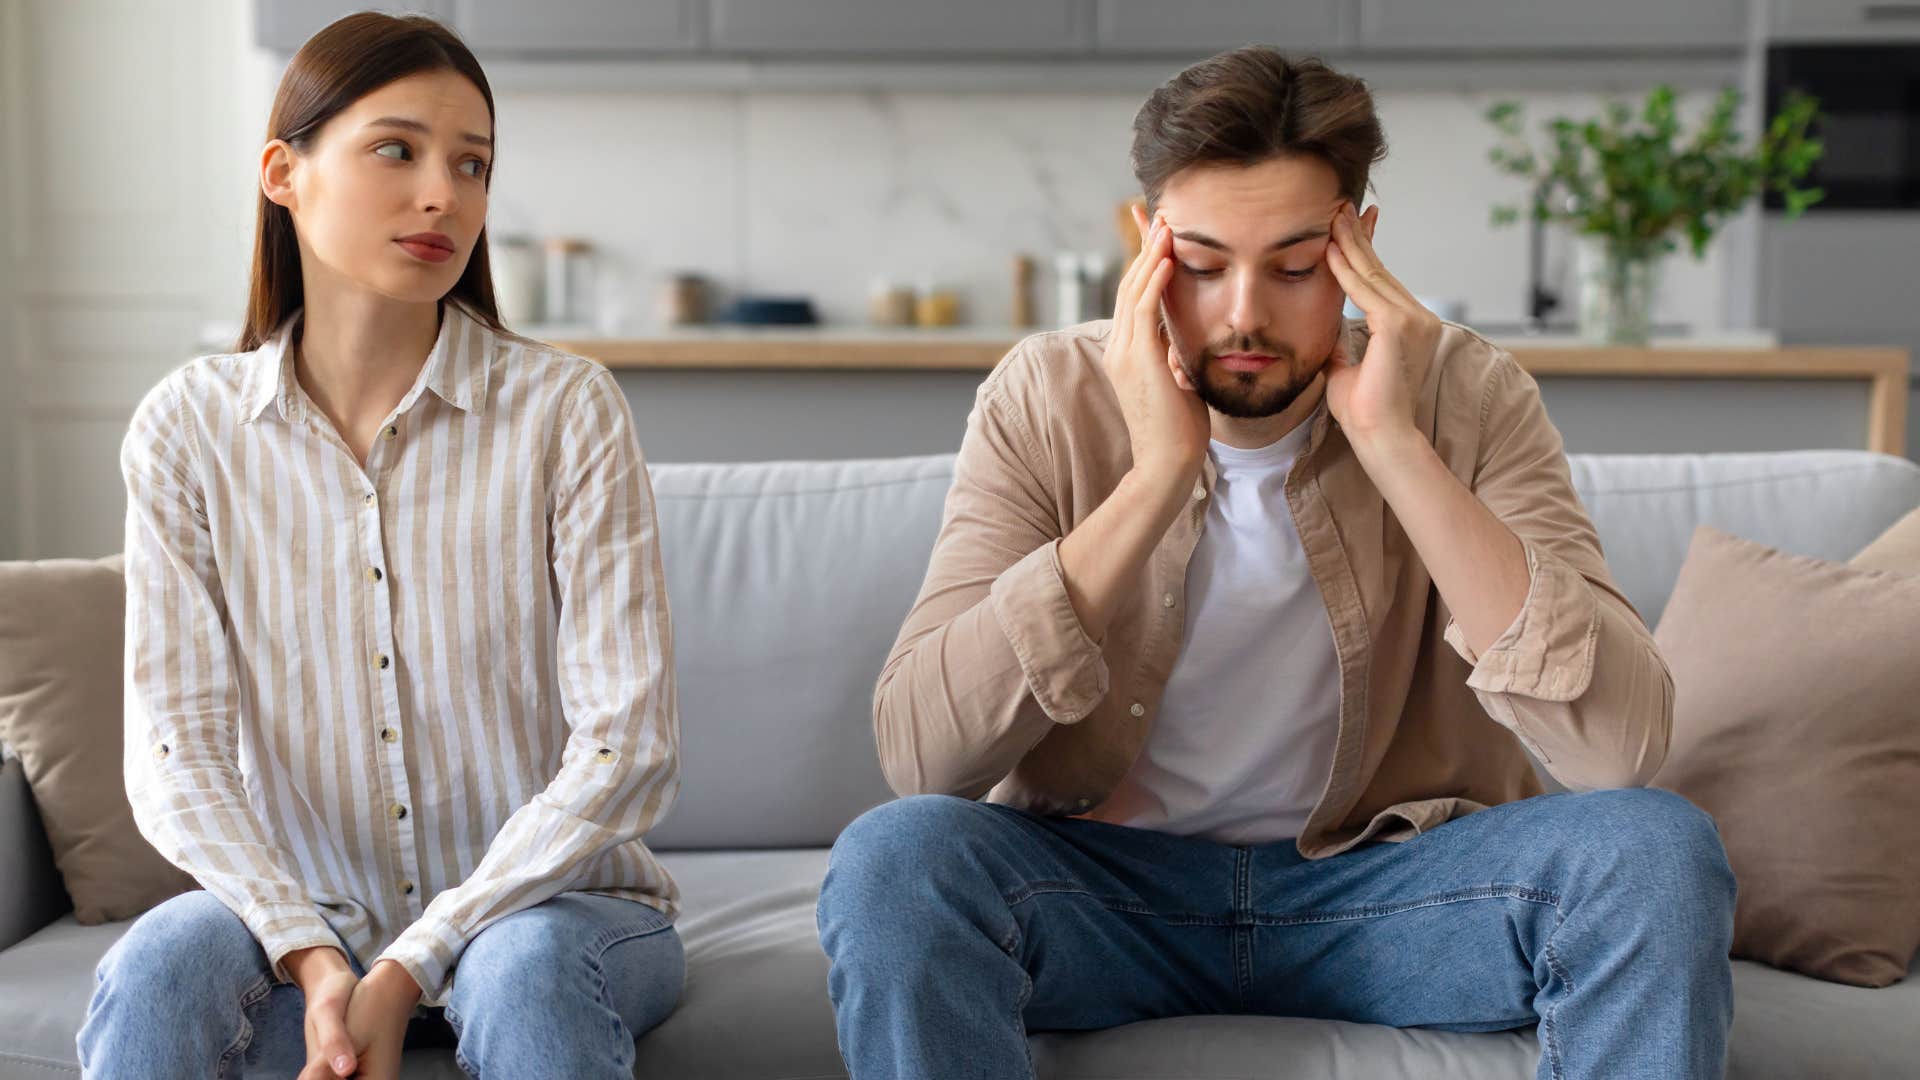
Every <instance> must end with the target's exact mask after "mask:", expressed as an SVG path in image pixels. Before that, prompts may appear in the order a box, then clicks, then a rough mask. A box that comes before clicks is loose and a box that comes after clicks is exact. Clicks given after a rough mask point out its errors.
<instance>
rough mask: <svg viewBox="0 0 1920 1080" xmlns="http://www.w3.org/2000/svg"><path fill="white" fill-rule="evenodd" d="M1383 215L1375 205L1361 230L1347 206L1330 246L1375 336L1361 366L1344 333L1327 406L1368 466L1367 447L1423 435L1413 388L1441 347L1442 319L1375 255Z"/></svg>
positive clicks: (1332, 261) (1336, 270)
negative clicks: (1377, 226)
mask: <svg viewBox="0 0 1920 1080" xmlns="http://www.w3.org/2000/svg"><path fill="white" fill-rule="evenodd" d="M1379 214H1380V208H1379V207H1377V206H1376V207H1371V208H1369V209H1368V210H1367V217H1366V219H1365V221H1364V224H1365V226H1366V227H1365V229H1364V230H1363V229H1362V223H1363V222H1362V219H1361V218H1359V217H1357V216H1356V215H1355V214H1354V212H1353V204H1352V203H1342V204H1341V205H1340V209H1339V210H1337V211H1335V212H1334V216H1333V242H1332V243H1330V244H1328V245H1327V265H1328V266H1329V267H1331V268H1332V269H1333V274H1334V277H1336V278H1338V279H1339V281H1340V287H1341V288H1342V289H1345V290H1346V293H1347V295H1348V296H1349V297H1351V298H1352V299H1353V302H1354V304H1355V305H1356V306H1358V307H1359V308H1360V310H1361V311H1363V312H1365V313H1366V316H1367V326H1368V328H1369V330H1370V331H1371V336H1370V338H1369V339H1368V342H1367V352H1366V356H1365V357H1363V358H1362V359H1361V361H1360V362H1359V363H1355V362H1354V361H1353V358H1352V357H1351V356H1348V355H1347V350H1346V339H1345V335H1342V336H1341V339H1340V342H1339V344H1338V346H1337V347H1336V351H1335V353H1334V362H1333V364H1331V365H1329V367H1328V373H1327V408H1328V409H1329V410H1331V411H1332V413H1333V418H1334V419H1335V420H1338V421H1339V422H1340V427H1341V430H1343V431H1344V432H1346V435H1347V439H1348V441H1349V442H1350V443H1351V444H1352V445H1353V447H1354V450H1355V452H1356V453H1359V454H1361V455H1362V462H1361V463H1362V465H1365V464H1366V461H1365V454H1366V453H1367V451H1368V450H1369V449H1371V448H1373V447H1375V446H1385V445H1389V444H1392V443H1394V442H1395V441H1404V440H1405V439H1406V438H1407V437H1408V436H1413V437H1416V438H1417V437H1418V432H1417V431H1416V430H1415V428H1414V425H1413V387H1414V386H1416V385H1418V384H1419V382H1420V380H1421V379H1423V378H1425V377H1426V372H1427V368H1428V367H1429V366H1430V365H1431V364H1432V363H1433V358H1434V354H1435V352H1436V351H1437V350H1438V349H1439V346H1440V318H1439V316H1437V315H1435V314H1434V313H1433V312H1431V311H1428V310H1427V309H1426V308H1425V307H1422V306H1421V304H1420V302H1419V301H1417V300H1415V299H1414V298H1413V294H1412V293H1410V292H1408V291H1407V289H1406V286H1404V285H1402V284H1400V282H1399V281H1398V280H1396V279H1395V278H1394V276H1393V275H1392V274H1390V273H1388V272H1387V268H1386V267H1384V266H1382V265H1380V257H1379V256H1378V255H1376V254H1374V250H1373V242H1372V240H1371V239H1370V238H1369V235H1368V234H1370V233H1371V232H1372V231H1373V224H1374V222H1376V221H1378V220H1379Z"/></svg>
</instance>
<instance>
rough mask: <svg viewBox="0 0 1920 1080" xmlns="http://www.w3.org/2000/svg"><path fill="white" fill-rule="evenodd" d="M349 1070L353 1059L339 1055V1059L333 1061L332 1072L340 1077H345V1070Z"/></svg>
mask: <svg viewBox="0 0 1920 1080" xmlns="http://www.w3.org/2000/svg"><path fill="white" fill-rule="evenodd" d="M351 1068H353V1059H352V1058H350V1057H348V1056H347V1055H345V1054H341V1055H340V1056H339V1057H337V1058H334V1059H333V1071H334V1072H337V1073H339V1074H340V1075H341V1076H345V1075H347V1070H348V1069H351Z"/></svg>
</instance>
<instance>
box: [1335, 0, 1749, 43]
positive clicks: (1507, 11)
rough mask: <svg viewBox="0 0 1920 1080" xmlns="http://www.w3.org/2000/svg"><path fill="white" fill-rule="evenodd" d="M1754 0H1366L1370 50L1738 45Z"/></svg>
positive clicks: (1364, 37)
mask: <svg viewBox="0 0 1920 1080" xmlns="http://www.w3.org/2000/svg"><path fill="white" fill-rule="evenodd" d="M1746 29H1747V0H1686V2H1684V3H1675V2H1674V0H1607V2H1605V3H1594V2H1592V0H1530V2H1528V3H1523V4H1516V3H1513V2H1512V0H1447V2H1445V3H1436V2H1434V0H1360V31H1359V37H1360V40H1359V45H1360V48H1361V49H1362V50H1367V51H1371V50H1382V51H1404V50H1420V51H1427V52H1431V51H1442V50H1445V51H1452V50H1515V49H1540V50H1554V51H1561V50H1567V51H1571V50H1599V49H1622V48H1636V49H1638V48H1648V49H1657V48H1706V47H1721V48H1732V47H1737V46H1739V45H1741V44H1743V43H1744V42H1745V40H1746Z"/></svg>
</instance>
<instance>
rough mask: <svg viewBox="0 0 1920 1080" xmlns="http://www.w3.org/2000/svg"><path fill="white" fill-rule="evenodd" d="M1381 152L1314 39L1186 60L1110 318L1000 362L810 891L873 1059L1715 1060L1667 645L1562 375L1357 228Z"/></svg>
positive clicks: (1001, 1074)
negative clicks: (1053, 1034)
mask: <svg viewBox="0 0 1920 1080" xmlns="http://www.w3.org/2000/svg"><path fill="white" fill-rule="evenodd" d="M1383 154H1384V146H1383V138H1382V135H1381V131H1380V126H1379V122H1378V120H1377V118H1376V116H1375V113H1374V109H1373V105H1372V101H1371V99H1370V97H1369V94H1368V92H1367V90H1366V88H1365V86H1364V84H1362V83H1360V82H1359V81H1358V80H1355V79H1352V78H1350V77H1347V76H1344V75H1341V74H1339V73H1337V72H1334V71H1332V70H1329V69H1328V68H1326V67H1325V66H1324V65H1322V64H1320V63H1318V62H1316V61H1311V60H1309V61H1299V62H1294V61H1289V60H1288V59H1287V58H1285V57H1283V56H1282V55H1280V54H1278V53H1276V52H1274V51H1272V50H1270V49H1264V48H1251V49H1242V50H1238V51H1235V52H1230V53H1226V54H1223V55H1221V56H1217V57H1214V58H1213V59H1211V60H1208V61H1205V62H1203V63H1201V64H1199V65H1197V66H1195V67H1193V68H1191V69H1189V70H1187V71H1185V72H1183V73H1182V74H1180V75H1179V76H1177V77H1176V78H1174V79H1173V80H1172V81H1171V82H1169V83H1168V84H1167V85H1166V86H1164V87H1162V88H1161V89H1160V90H1158V91H1156V92H1155V93H1154V94H1153V96H1152V97H1151V98H1149V99H1148V101H1147V103H1146V105H1145V106H1144V107H1143V108H1142V109H1141V111H1140V114H1139V116H1138V118H1137V119H1136V120H1135V123H1134V143H1133V165H1134V170H1135V174H1136V176H1137V177H1138V179H1139V180H1140V183H1141V187H1142V188H1143V190H1144V192H1145V194H1146V202H1147V213H1146V214H1141V215H1137V224H1138V225H1139V227H1140V230H1141V234H1142V237H1143V250H1142V252H1141V254H1140V256H1139V258H1138V259H1136V260H1135V261H1134V263H1133V265H1132V267H1131V268H1130V269H1129V271H1128V273H1127V275H1126V277H1125V279H1124V280H1123V281H1122V282H1121V285H1120V288H1119V296H1118V300H1117V306H1116V312H1115V317H1114V319H1113V320H1112V321H1110V322H1108V321H1103V322H1096V323H1089V324H1086V325H1083V326H1077V327H1073V328H1071V329H1067V330H1063V331H1059V332H1056V333H1049V334H1041V335H1038V336H1035V337H1032V338H1029V339H1028V340H1026V341H1025V342H1023V343H1022V344H1021V345H1020V346H1018V347H1017V348H1016V349H1015V350H1014V351H1013V353H1012V354H1011V355H1010V356H1009V357H1008V358H1007V359H1006V361H1005V362H1004V363H1002V364H1001V365H1000V366H999V367H998V368H997V369H996V370H995V371H994V372H993V373H992V375H990V376H989V377H988V378H987V380H986V382H985V383H984V384H983V385H982V387H981V389H980V392H979V397H978V401H977V404H976V406H975V408H974V411H973V413H972V415H971V417H970V418H969V421H968V428H967V434H966V438H965V441H964V442H963V443H962V445H961V449H960V454H959V459H958V462H957V464H956V466H955V474H954V484H953V489H952V492H951V493H950V495H949V496H948V501H947V507H946V515H945V521H944V525H943V527H942V529H941V532H940V536H939V539H938V541H937V543H936V544H935V547H934V553H933V560H932V565H931V566H930V567H929V569H928V572H927V579H926V583H925V585H924V587H923V588H922V590H921V593H920V597H919V599H918V601H917V602H916V603H915V605H914V608H913V610H912V612H911V613H910V614H909V615H908V617H907V621H906V625H905V626H904V627H903V628H902V630H901V632H900V638H899V641H898V643H897V644H896V645H895V647H894V650H893V655H892V656H891V657H890V658H889V660H888V662H887V665H886V668H885V671H884V672H883V673H882V675H881V677H880V683H879V687H878V690H877V692H876V695H875V701H874V727H875V731H876V734H877V737H878V740H879V749H880V757H881V762H882V765H883V766H884V768H885V771H886V774H887V776H888V778H889V780H890V782H891V783H892V785H893V786H894V788H895V789H897V790H898V791H900V792H901V793H902V794H903V795H910V796H914V797H910V798H905V799H901V800H899V801H896V802H893V803H890V804H888V805H886V806H883V807H880V808H878V809H876V810H874V811H872V812H870V813H868V814H867V815H865V816H863V817H862V818H861V819H860V820H858V821H856V822H855V823H854V824H853V825H852V826H850V827H849V828H848V829H847V831H846V832H845V833H844V834H843V835H842V836H841V838H840V841H839V843H838V844H837V845H836V846H835V849H834V853H833V860H832V864H831V869H830V870H829V873H828V875H827V880H826V884H825V886H824V888H823V891H822V894H821V899H820V909H819V919H820V929H821V940H822V943H823V944H824V946H825V948H826V951H827V953H828V955H829V957H830V958H831V960H832V975H831V989H832V994H833V1000H834V1005H835V1009H836V1011H837V1014H838V1025H839V1036H840V1047H841V1051H842V1053H843V1055H844V1056H845V1057H846V1059H847V1062H848V1065H849V1067H850V1069H851V1070H852V1073H853V1076H854V1077H855V1078H856V1080H868V1078H879V1077H898V1078H917V1077H940V1078H943V1080H953V1078H959V1077H994V1078H1005V1077H1015V1076H1031V1075H1032V1065H1031V1062H1030V1061H1029V1059H1028V1055H1027V1044H1026V1033H1027V1031H1028V1030H1040V1029H1054V1030H1073V1029H1091V1028H1103V1027H1108V1026H1112V1025H1117V1024H1124V1023H1128V1022H1131V1021H1136V1020H1145V1019H1150V1018H1154V1017H1165V1016H1175V1015H1184V1014H1195V1013H1260V1014H1272V1015H1287V1016H1306V1017H1325V1018H1334V1019H1342V1020H1350V1021H1358V1022H1366V1023H1377V1024H1390V1025H1395V1026H1401V1027H1432V1028H1440V1029H1446V1030H1456V1031H1487V1030H1497V1029H1505V1028H1515V1027H1522V1026H1525V1025H1529V1024H1535V1023H1537V1024H1538V1025H1539V1041H1540V1046H1541V1058H1540V1067H1539V1075H1540V1076H1542V1077H1556V1078H1558V1077H1581V1078H1584V1077H1601V1076H1607V1077H1619V1076H1633V1077H1656V1076H1673V1077H1702V1076H1716V1075H1719V1074H1720V1073H1721V1071H1722V1069H1723V1060H1724V1056H1725V1041H1726V1033H1727V1028H1728V1025H1729V1021H1730V1016H1731V1008H1732V1004H1731V995H1732V989H1731V973H1730V971H1729V967H1728V962H1727V949H1728V944H1729V941H1730V938H1731V934H1732V905H1733V878H1732V874H1731V872H1730V871H1729V869H1728V867H1727V863H1726V858H1725V855H1724V853H1723V851H1722V850H1721V847H1720V843H1719V839H1718V836H1717V834H1716V832H1715V830H1714V827H1713V825H1712V823H1711V821H1710V820H1709V819H1708V818H1707V817H1706V816H1705V815H1704V814H1702V813H1701V812H1699V811H1698V810H1696V809H1694V808H1693V807H1692V806H1690V805H1688V804H1687V803H1686V802H1684V801H1683V800H1681V799H1680V798H1678V797H1676V796H1673V795H1669V794H1666V793H1662V792H1654V791H1647V790H1641V789H1637V787H1636V786H1637V785H1641V784H1644V783H1646V782H1647V781H1648V780H1649V779H1650V778H1651V777H1652V776H1653V774H1654V772H1655V771H1656V770H1657V769H1658V768H1659V766H1660V764H1661V761H1662V759H1663V757H1664V756H1665V753H1666V748H1667V737H1668V728H1669V723H1670V718H1671V709H1672V698H1673V686H1672V680H1671V678H1670V676H1669V675H1668V672H1667V668H1666V665H1665V663H1664V662H1663V661H1662V660H1661V658H1660V655H1659V653H1658V652H1657V651H1656V649H1655V646H1654V644H1653V641H1652V638H1651V636H1650V635H1649V633H1648V632H1647V629H1646V627H1645V625H1644V624H1643V623H1642V621H1641V620H1640V618H1639V616H1638V614H1637V613H1636V612H1635V611H1634V610H1633V608H1632V607H1631V606H1630V605H1629V604H1628V603H1627V601H1626V600H1625V599H1624V598H1623V597H1622V596H1621V594H1620V592H1619V589H1618V588H1617V587H1616V586H1615V584H1614V583H1613V581H1612V578H1611V576H1610V575H1609V573H1608V571H1607V567H1606V563H1605V561H1604V559H1603V558H1602V555H1601V551H1600V545H1599V542H1598V540H1597V539H1596V537H1595V535H1594V531H1593V526H1592V524H1591V522H1590V521H1589V520H1588V518H1587V516H1586V514H1585V512H1584V511H1583V510H1582V508H1581V506H1580V503H1579V500H1578V498H1577V497H1576V495H1575V493H1574V491H1573V487H1572V484H1571V480H1570V478H1569V474H1568V469H1567V464H1566V459H1565V456H1564V454H1563V451H1562V443H1561V440H1560V436H1559V433H1558V432H1557V431H1556V430H1555V429H1554V427H1553V425H1552V423H1551V422H1549V420H1548V418H1547V415H1546V413H1545V411H1544V410H1543V408H1542V407H1541V403H1540V398H1539V395H1538V390H1537V387H1536V385H1535V383H1534V382H1533V380H1532V379H1531V378H1530V377H1529V376H1528V375H1527V374H1526V373H1525V372H1524V371H1523V370H1522V369H1521V368H1520V367H1518V366H1517V365H1516V363H1515V362H1514V360H1513V358H1512V357H1511V356H1509V355H1508V354H1507V353H1505V352H1503V351H1501V350H1500V349H1498V348H1496V347H1495V346H1493V345H1491V344H1489V343H1488V342H1487V341H1485V340H1484V339H1482V338H1480V337H1479V336H1477V335H1475V334H1474V333H1473V332H1471V331H1469V330H1467V329H1465V328H1462V327H1459V326H1454V325H1451V324H1446V323H1442V322H1441V321H1439V320H1438V319H1437V318H1435V317H1434V316H1433V315H1432V314H1431V313H1429V312H1428V311H1426V310H1425V309H1423V308H1422V307H1421V306H1420V305H1419V304H1417V303H1416V302H1415V301H1414V300H1413V298H1412V296H1411V295H1410V294H1409V293H1408V292H1407V290H1406V289H1405V288H1404V287H1403V286H1402V285H1401V284H1400V283H1399V282H1398V281H1396V280H1395V279H1394V277H1393V275H1392V274H1390V273H1389V272H1388V271H1387V270H1386V269H1385V268H1384V267H1383V266H1382V265H1381V263H1380V260H1379V258H1378V256H1377V255H1376V254H1375V253H1374V250H1373V247H1372V243H1371V240H1372V236H1373V233H1374V230H1375V228H1376V227H1377V225H1378V223H1379V217H1380V212H1379V208H1378V207H1377V206H1376V207H1372V208H1370V209H1368V210H1367V212H1366V213H1365V214H1363V215H1356V213H1355V210H1356V208H1357V207H1358V205H1359V203H1360V201H1361V198H1362V196H1363V194H1364V192H1365V190H1366V186H1367V174H1368V170H1369V168H1370V167H1371V165H1372V164H1373V163H1374V162H1375V161H1377V160H1379V158H1380V157H1381V156H1383ZM1346 297H1351V298H1352V299H1353V301H1354V302H1355V303H1356V304H1357V305H1358V306H1359V307H1360V308H1361V309H1362V310H1363V311H1364V312H1365V314H1366V319H1365V321H1364V323H1360V322H1355V323H1352V324H1349V323H1345V322H1343V321H1342V319H1341V307H1342V303H1343V300H1344V299H1345V298H1346ZM1528 751H1531V752H1532V754H1533V756H1534V757H1536V758H1537V759H1538V760H1539V761H1540V762H1541V763H1542V764H1543V765H1544V767H1545V768H1546V769H1547V770H1549V771H1550V772H1552V773H1553V774H1554V776H1556V777H1557V778H1558V779H1559V780H1560V781H1561V782H1562V783H1563V784H1565V785H1567V786H1568V787H1570V788H1573V789H1576V790H1585V792H1586V793H1582V794H1558V795H1549V796H1542V795H1541V794H1540V792H1541V790H1542V789H1541V786H1540V784H1539V781H1538V780H1537V779H1536V777H1535V774H1534V772H1533V771H1532V768H1531V766H1530V764H1529V762H1528V759H1527V752H1528ZM1587 789H1627V790H1587ZM983 796H984V797H985V800H986V801H984V802H981V801H974V800H978V799H981V798H982V797H983Z"/></svg>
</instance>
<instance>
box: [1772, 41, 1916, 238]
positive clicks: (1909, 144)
mask: <svg viewBox="0 0 1920 1080" xmlns="http://www.w3.org/2000/svg"><path fill="white" fill-rule="evenodd" d="M1766 82H1767V115H1768V116H1773V115H1774V114H1775V113H1776V112H1777V111H1778V110H1779V109H1780V106H1781V103H1782V102H1783V101H1784V100H1785V98H1786V96H1787V94H1788V93H1789V92H1790V91H1794V90H1800V91H1804V92H1806V93H1808V94H1812V95H1813V96H1814V97H1816V98H1819V99H1820V116H1819V118H1818V119H1817V120H1816V121H1815V124H1814V127H1813V129H1812V135H1813V137H1814V138H1817V139H1819V140H1820V141H1821V143H1822V144H1823V146H1824V149H1825V153H1824V154H1822V156H1821V158H1820V160H1819V161H1818V162H1816V163H1814V166H1813V168H1812V170H1811V171H1809V172H1808V174H1807V176H1806V178H1805V179H1804V180H1801V181H1800V186H1802V187H1818V188H1824V189H1825V190H1826V197H1825V198H1823V199H1821V200H1820V201H1819V202H1817V203H1815V204H1814V205H1813V206H1812V207H1811V208H1809V209H1808V211H1807V212H1808V213H1810V214H1817V213H1819V212H1820V211H1822V210H1914V209H1920V42H1904V43H1890V44H1881V43H1872V44H1869V43H1860V42H1853V43H1844V44H1827V45H1823V44H1791V45H1774V46H1772V47H1770V48H1769V49H1768V50H1767V79H1766ZM1783 205H1784V202H1783V200H1782V199H1781V198H1780V195H1779V193H1778V192H1775V191H1768V192H1767V193H1766V206H1767V207H1768V208H1769V209H1775V210H1777V209H1780V208H1781V207H1782V206H1783Z"/></svg>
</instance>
